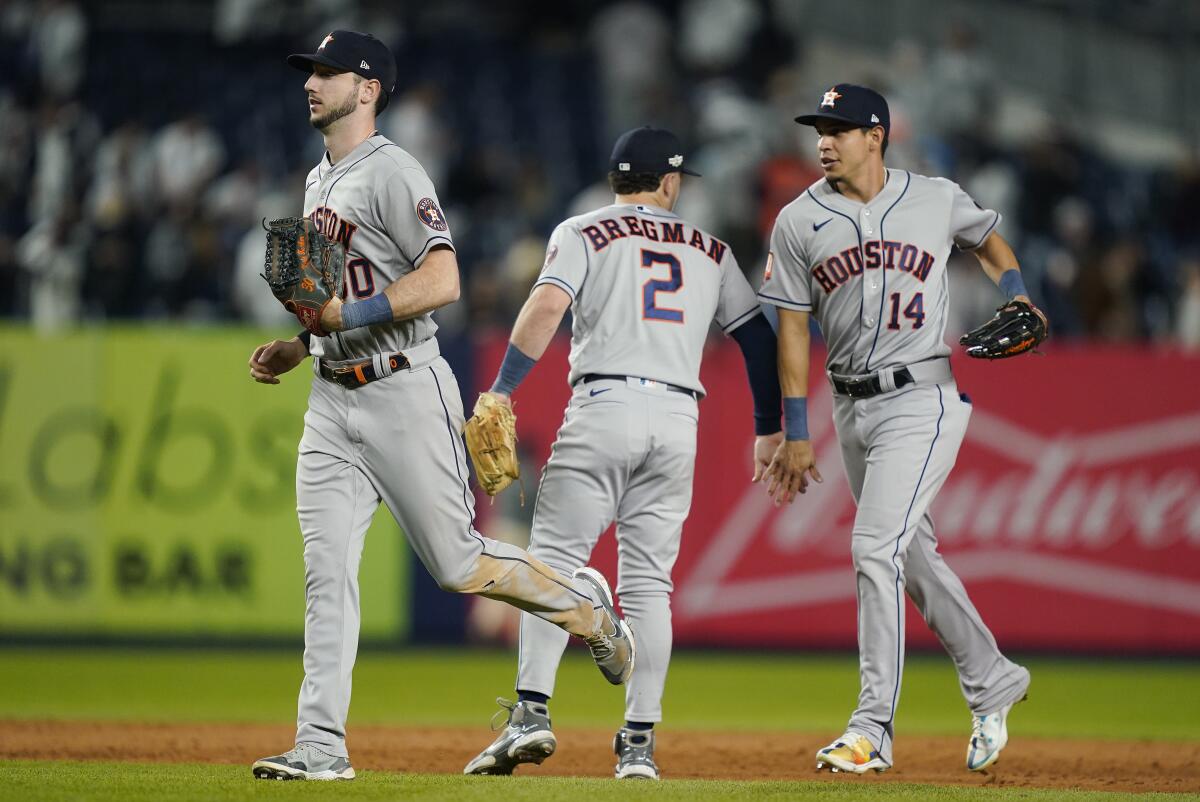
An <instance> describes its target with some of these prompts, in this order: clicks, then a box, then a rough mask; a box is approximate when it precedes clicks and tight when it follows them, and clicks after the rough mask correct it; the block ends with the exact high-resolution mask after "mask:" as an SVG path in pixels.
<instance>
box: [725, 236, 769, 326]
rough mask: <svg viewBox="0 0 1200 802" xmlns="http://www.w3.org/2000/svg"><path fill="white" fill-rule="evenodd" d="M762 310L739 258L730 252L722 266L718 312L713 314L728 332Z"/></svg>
mask: <svg viewBox="0 0 1200 802" xmlns="http://www.w3.org/2000/svg"><path fill="white" fill-rule="evenodd" d="M760 311H761V307H759V305H758V299H757V298H755V297H754V290H753V288H751V286H750V282H748V281H746V276H745V275H744V274H743V273H742V268H740V267H739V266H738V263H737V260H736V259H734V258H733V254H732V253H730V254H729V255H727V256H726V257H725V264H723V265H722V266H721V290H720V293H719V294H718V295H717V313H716V314H715V315H714V316H713V319H714V320H716V322H717V325H718V326H720V327H721V331H723V332H725V333H726V334H728V333H729V332H731V331H733V330H734V329H736V328H737V327H738V326H740V325H742V324H743V323H745V322H746V321H747V320H749V319H750V318H752V317H754V316H755V315H756V314H758V313H759V312H760Z"/></svg>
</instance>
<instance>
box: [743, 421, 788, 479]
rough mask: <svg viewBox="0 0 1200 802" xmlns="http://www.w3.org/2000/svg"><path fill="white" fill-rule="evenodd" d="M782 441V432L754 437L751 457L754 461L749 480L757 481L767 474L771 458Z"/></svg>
mask: <svg viewBox="0 0 1200 802" xmlns="http://www.w3.org/2000/svg"><path fill="white" fill-rule="evenodd" d="M782 442H783V432H776V433H775V434H764V435H759V436H757V437H755V438H754V455H753V457H752V458H751V459H752V461H753V463H754V477H753V478H752V479H751V480H750V481H751V482H757V481H759V480H760V479H762V478H763V477H764V476H766V475H767V468H769V467H770V465H771V459H772V458H773V457H774V456H775V452H776V451H778V450H779V444H780V443H782Z"/></svg>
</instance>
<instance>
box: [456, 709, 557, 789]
mask: <svg viewBox="0 0 1200 802" xmlns="http://www.w3.org/2000/svg"><path fill="white" fill-rule="evenodd" d="M496 703H497V704H498V705H500V706H501V707H503V708H505V709H506V710H508V723H507V724H506V725H505V727H504V730H503V731H502V732H501V733H500V735H499V737H498V738H496V740H494V741H492V745H491V746H489V747H488V748H487V749H484V750H483V751H482V752H480V753H479V754H478V755H476V756H475V759H474V760H472V761H471V762H470V763H468V764H467V767H466V768H465V769H463V774H512V773H513V769H515V768H516V767H517V766H519V765H521V764H522V763H541V762H542V761H543V760H545V759H546V758H548V757H550V756H551V755H553V754H554V748H555V747H556V746H558V739H557V738H555V737H554V733H553V732H551V731H550V710H549V708H547V707H546V706H545V705H543V704H538V703H537V702H517V703H516V704H514V703H512V702H510V701H508V700H507V699H503V698H497V699H496ZM501 715H503V711H498V712H497V713H496V715H495V716H493V717H492V729H493V730H495V729H496V723H497V719H498V718H499V717H500V716H501Z"/></svg>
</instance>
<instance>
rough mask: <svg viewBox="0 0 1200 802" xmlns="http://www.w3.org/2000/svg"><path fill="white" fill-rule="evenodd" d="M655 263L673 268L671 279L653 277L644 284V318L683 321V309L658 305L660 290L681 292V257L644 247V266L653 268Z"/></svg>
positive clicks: (672, 321) (673, 321) (674, 321)
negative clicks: (648, 249)
mask: <svg viewBox="0 0 1200 802" xmlns="http://www.w3.org/2000/svg"><path fill="white" fill-rule="evenodd" d="M655 265H666V266H667V267H669V268H670V270H671V277H670V278H669V279H660V278H652V279H649V280H648V281H647V282H646V283H645V284H643V285H642V319H643V320H666V321H669V322H671V323H682V322H683V310H682V309H670V308H668V307H662V306H659V305H658V294H659V293H660V292H679V288H680V287H682V286H683V268H682V267H680V265H679V259H678V258H677V257H675V256H673V255H671V254H669V253H662V252H661V251H647V250H645V249H644V248H643V249H642V267H644V268H649V269H653V267H654V266H655Z"/></svg>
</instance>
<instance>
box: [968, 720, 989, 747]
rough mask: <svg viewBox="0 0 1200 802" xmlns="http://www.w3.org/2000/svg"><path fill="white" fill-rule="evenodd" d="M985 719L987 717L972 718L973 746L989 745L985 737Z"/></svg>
mask: <svg viewBox="0 0 1200 802" xmlns="http://www.w3.org/2000/svg"><path fill="white" fill-rule="evenodd" d="M985 718H987V716H971V743H972V744H973V745H976V746H977V745H979V744H980V743H987V739H985V738H984V737H983V720H984V719H985Z"/></svg>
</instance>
